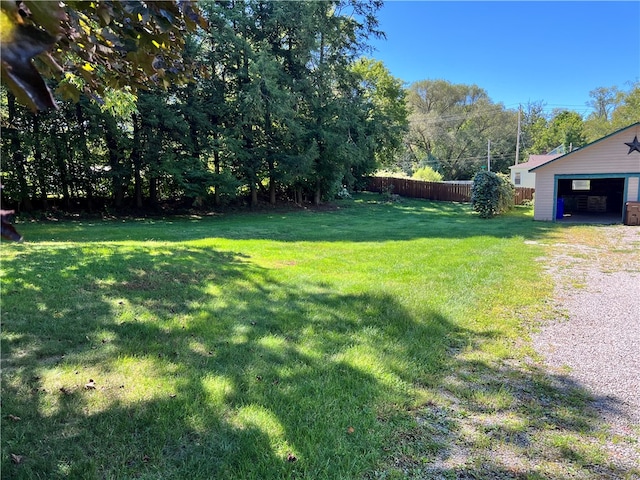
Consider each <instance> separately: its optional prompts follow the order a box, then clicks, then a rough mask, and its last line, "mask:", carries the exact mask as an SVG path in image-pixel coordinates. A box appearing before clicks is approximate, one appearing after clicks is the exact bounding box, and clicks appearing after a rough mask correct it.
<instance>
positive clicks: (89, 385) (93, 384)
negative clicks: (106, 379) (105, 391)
mask: <svg viewBox="0 0 640 480" xmlns="http://www.w3.org/2000/svg"><path fill="white" fill-rule="evenodd" d="M84 388H85V390H95V389H96V382H94V381H93V379H92V378H90V379H89V383H87V384H86V385H85V386H84Z"/></svg>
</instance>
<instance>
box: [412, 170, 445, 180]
mask: <svg viewBox="0 0 640 480" xmlns="http://www.w3.org/2000/svg"><path fill="white" fill-rule="evenodd" d="M411 178H413V179H415V180H424V181H425V182H441V181H442V175H441V174H440V173H439V172H436V171H435V170H434V169H433V168H431V167H422V168H419V169H418V170H416V171H415V172H414V173H413V176H412V177H411Z"/></svg>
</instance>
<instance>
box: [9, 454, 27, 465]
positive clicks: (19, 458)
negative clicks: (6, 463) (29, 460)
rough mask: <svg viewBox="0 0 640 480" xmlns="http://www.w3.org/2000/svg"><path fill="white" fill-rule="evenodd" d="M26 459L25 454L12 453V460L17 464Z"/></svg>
mask: <svg viewBox="0 0 640 480" xmlns="http://www.w3.org/2000/svg"><path fill="white" fill-rule="evenodd" d="M23 460H24V455H16V454H15V453H12V454H11V461H12V462H13V463H15V464H16V465H20V464H21V463H22V462H23Z"/></svg>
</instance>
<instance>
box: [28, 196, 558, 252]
mask: <svg viewBox="0 0 640 480" xmlns="http://www.w3.org/2000/svg"><path fill="white" fill-rule="evenodd" d="M529 214H530V208H527V207H516V208H515V209H514V211H513V212H511V213H509V214H507V215H502V216H499V217H496V218H494V219H489V220H486V219H481V218H479V217H478V216H477V215H476V214H474V213H473V211H472V209H471V206H470V205H469V204H463V203H452V202H435V201H426V200H413V199H403V200H402V201H401V202H393V203H389V202H385V201H383V200H382V197H381V196H379V195H377V194H360V195H358V196H357V200H355V201H352V200H349V201H343V202H337V203H336V207H335V208H333V209H327V210H319V211H318V210H290V209H288V210H274V211H273V212H265V211H263V212H260V213H257V214H253V213H232V214H228V215H218V216H195V215H194V216H192V217H189V218H186V217H172V218H167V219H110V220H105V221H102V220H97V221H91V220H86V221H74V222H43V223H25V224H22V225H20V229H21V233H22V234H23V235H24V236H25V238H26V241H30V242H38V241H45V240H52V241H83V239H84V238H86V237H87V236H93V234H92V232H91V229H92V228H94V227H95V226H98V227H99V228H100V229H101V232H103V235H105V237H104V240H105V241H126V240H156V241H185V240H198V239H204V238H225V239H234V240H251V239H265V240H276V241H282V242H288V241H295V242H301V241H308V242H315V241H322V242H343V241H349V242H384V241H402V240H411V239H415V238H452V239H464V238H469V237H474V236H488V237H496V238H511V237H515V236H522V237H524V238H525V239H538V238H541V237H543V236H544V235H545V234H547V233H548V232H549V231H550V230H552V229H554V228H557V225H554V224H552V223H550V222H534V220H533V218H532V216H530V215H529ZM141 226H143V227H144V228H142V229H141V228H140V227H141ZM168 227H169V228H168ZM176 227H179V228H176ZM141 235H143V236H141Z"/></svg>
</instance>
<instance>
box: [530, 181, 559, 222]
mask: <svg viewBox="0 0 640 480" xmlns="http://www.w3.org/2000/svg"><path fill="white" fill-rule="evenodd" d="M554 188H555V185H554V178H553V175H552V174H549V173H547V172H541V171H538V172H536V198H535V203H534V209H533V219H534V220H544V221H551V220H553V202H554V201H555V200H554Z"/></svg>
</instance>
